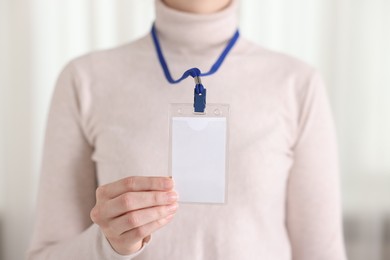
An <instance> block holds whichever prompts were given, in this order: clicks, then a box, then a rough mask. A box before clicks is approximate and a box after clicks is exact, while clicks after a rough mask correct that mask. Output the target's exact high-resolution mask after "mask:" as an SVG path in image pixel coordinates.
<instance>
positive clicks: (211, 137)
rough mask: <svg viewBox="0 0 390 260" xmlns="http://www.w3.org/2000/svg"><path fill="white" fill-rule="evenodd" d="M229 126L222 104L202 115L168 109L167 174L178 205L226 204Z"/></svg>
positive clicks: (184, 107)
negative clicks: (172, 182) (168, 165)
mask: <svg viewBox="0 0 390 260" xmlns="http://www.w3.org/2000/svg"><path fill="white" fill-rule="evenodd" d="M228 123H229V106H228V105H225V104H208V105H207V107H206V110H205V112H204V113H194V107H193V104H172V105H171V110H170V172H171V175H172V177H173V179H174V181H175V189H176V191H177V192H178V194H179V201H180V202H185V203H226V202H227V172H228V134H229V133H228V129H229V128H228Z"/></svg>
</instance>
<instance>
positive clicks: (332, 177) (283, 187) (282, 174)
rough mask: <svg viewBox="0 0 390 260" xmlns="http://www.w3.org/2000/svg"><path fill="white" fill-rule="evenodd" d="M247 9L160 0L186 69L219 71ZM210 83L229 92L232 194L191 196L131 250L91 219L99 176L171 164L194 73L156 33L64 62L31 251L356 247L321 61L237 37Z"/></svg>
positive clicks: (163, 171) (317, 251)
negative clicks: (345, 216)
mask: <svg viewBox="0 0 390 260" xmlns="http://www.w3.org/2000/svg"><path fill="white" fill-rule="evenodd" d="M236 13H237V10H236V3H235V1H233V4H231V5H230V6H229V7H227V8H226V9H225V10H223V11H221V12H219V13H215V14H211V15H195V14H188V13H182V12H179V11H175V10H172V9H170V8H168V7H167V6H165V5H164V4H163V3H162V2H161V0H157V1H156V14H157V17H156V26H157V30H158V35H159V38H160V41H161V45H162V48H163V51H164V54H165V56H166V59H167V62H168V64H169V67H170V69H171V72H172V74H173V76H174V77H175V78H177V77H178V76H180V75H181V73H182V72H184V71H185V70H186V69H188V68H191V67H194V66H197V67H199V68H200V69H201V70H202V71H208V69H209V68H210V66H211V65H212V64H213V63H214V62H215V60H216V59H217V57H218V56H219V54H220V53H221V51H222V50H223V48H224V47H225V45H226V43H227V42H228V41H229V39H230V38H231V37H232V35H233V33H234V31H235V30H236V28H237V14H236ZM203 83H204V85H205V86H206V87H207V89H208V96H207V102H208V103H225V104H229V105H230V139H229V144H228V146H229V166H228V168H229V173H228V178H227V180H228V198H229V200H228V203H227V204H226V205H196V204H182V205H180V207H179V210H178V213H177V215H176V216H175V218H174V220H173V221H172V222H171V223H170V224H168V226H166V227H164V228H163V229H161V230H159V231H158V232H156V233H154V234H153V235H152V240H151V241H150V243H149V244H148V245H146V246H145V247H144V248H143V249H142V250H141V251H140V252H138V253H137V254H135V255H132V256H120V255H118V254H117V253H116V252H115V251H114V250H113V249H112V248H111V247H110V245H109V243H108V242H107V240H106V239H105V237H104V235H103V234H102V232H101V231H100V229H99V227H98V226H97V225H95V224H93V223H92V221H91V220H90V217H89V212H90V210H91V208H92V207H93V206H94V203H95V189H96V187H97V185H101V184H105V183H109V182H113V181H115V180H118V179H121V178H124V177H126V176H136V175H137V176H156V175H157V176H158V175H168V174H169V172H168V165H169V162H168V160H169V154H168V151H169V149H168V147H169V124H168V122H169V121H168V111H169V105H170V104H171V103H192V102H193V81H192V80H190V79H188V80H185V81H183V82H182V83H180V84H177V85H171V84H169V83H168V82H167V80H166V79H165V77H164V75H163V72H162V69H161V67H160V64H159V62H158V60H157V56H156V53H155V50H154V47H153V44H152V40H151V37H150V35H146V36H145V37H143V38H141V39H139V40H137V41H135V42H132V43H129V44H127V45H124V46H121V47H118V48H115V49H111V50H105V51H100V52H95V53H92V54H88V55H86V56H83V57H81V58H77V59H75V60H73V61H72V62H70V64H69V65H68V66H66V68H65V69H64V70H63V72H62V74H61V75H60V77H59V79H58V82H57V85H56V88H55V92H54V95H53V99H52V103H51V108H50V113H49V119H48V125H47V132H46V140H45V146H44V156H43V163H42V177H41V183H40V189H39V197H38V205H37V215H36V225H35V232H34V237H33V241H32V244H31V249H30V251H29V259H49V260H62V259H64V260H65V259H66V260H73V259H80V260H89V259H91V260H92V259H94V260H96V259H118V260H119V259H139V260H156V259H163V260H166V259H170V260H183V259H185V260H205V259H207V260H217V259H221V260H233V259H234V260H237V259H244V260H250V259H264V260H288V259H294V260H342V259H345V256H344V248H343V242H342V231H341V224H340V222H341V221H340V219H341V218H340V197H339V186H338V185H339V184H338V174H339V168H338V159H337V158H338V157H337V145H336V136H335V129H334V123H333V119H332V116H331V111H330V107H329V102H328V100H327V96H326V89H325V87H324V85H323V83H322V81H321V79H320V77H319V76H318V74H317V73H316V71H315V70H314V69H313V68H311V67H310V66H308V65H306V64H304V63H303V62H301V61H299V60H296V59H294V58H291V57H288V56H285V55H282V54H279V53H275V52H272V51H269V50H266V49H263V48H261V47H259V46H257V45H254V44H253V43H251V42H249V41H247V40H245V39H243V38H240V39H239V40H238V42H237V44H236V45H235V46H234V48H233V50H232V52H231V53H230V54H229V56H228V57H227V59H226V60H225V61H224V63H223V65H222V67H221V68H220V70H219V71H218V72H217V73H216V74H214V75H212V76H209V77H204V78H203Z"/></svg>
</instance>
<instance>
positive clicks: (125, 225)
mask: <svg viewBox="0 0 390 260" xmlns="http://www.w3.org/2000/svg"><path fill="white" fill-rule="evenodd" d="M177 207H178V205H177V203H173V204H170V205H166V206H158V207H153V208H147V209H142V210H137V211H132V212H129V213H127V214H124V215H122V216H120V217H117V218H115V219H113V220H112V221H110V223H109V228H108V231H107V232H108V233H109V235H110V236H119V235H122V234H124V233H125V232H128V231H130V230H132V229H134V228H138V227H141V226H144V225H146V224H149V223H151V222H153V221H157V220H159V219H164V218H166V217H168V216H170V215H173V214H175V213H176V210H177Z"/></svg>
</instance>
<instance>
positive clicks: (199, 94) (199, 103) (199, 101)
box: [194, 76, 206, 113]
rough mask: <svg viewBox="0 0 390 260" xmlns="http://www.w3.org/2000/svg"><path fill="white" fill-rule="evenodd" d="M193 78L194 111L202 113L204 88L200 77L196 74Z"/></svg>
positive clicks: (204, 102) (204, 97)
mask: <svg viewBox="0 0 390 260" xmlns="http://www.w3.org/2000/svg"><path fill="white" fill-rule="evenodd" d="M194 79H195V83H196V85H195V89H194V112H195V113H204V110H205V108H206V89H205V88H204V87H203V85H202V83H201V80H200V77H199V76H196V77H194Z"/></svg>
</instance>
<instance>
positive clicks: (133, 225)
mask: <svg viewBox="0 0 390 260" xmlns="http://www.w3.org/2000/svg"><path fill="white" fill-rule="evenodd" d="M172 189H173V181H172V179H171V178H168V177H127V178H124V179H121V180H119V181H116V182H113V183H109V184H106V185H103V186H100V187H98V188H97V190H96V205H95V207H94V208H93V209H92V210H91V219H92V221H93V222H95V223H96V224H97V225H99V226H100V228H101V229H102V231H103V233H104V234H105V236H106V238H107V239H108V241H109V242H110V244H111V246H112V247H113V248H114V250H115V251H116V252H118V253H119V254H121V255H128V254H132V253H135V252H136V251H138V250H139V249H140V248H141V247H142V243H143V240H144V239H145V238H147V237H148V236H150V235H151V234H152V233H153V232H154V231H156V230H158V229H159V228H161V227H163V226H164V225H166V224H167V223H168V222H169V221H170V220H171V219H172V218H173V216H174V214H175V212H176V209H177V206H178V205H177V203H176V201H177V193H176V192H175V191H173V190H172Z"/></svg>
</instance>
